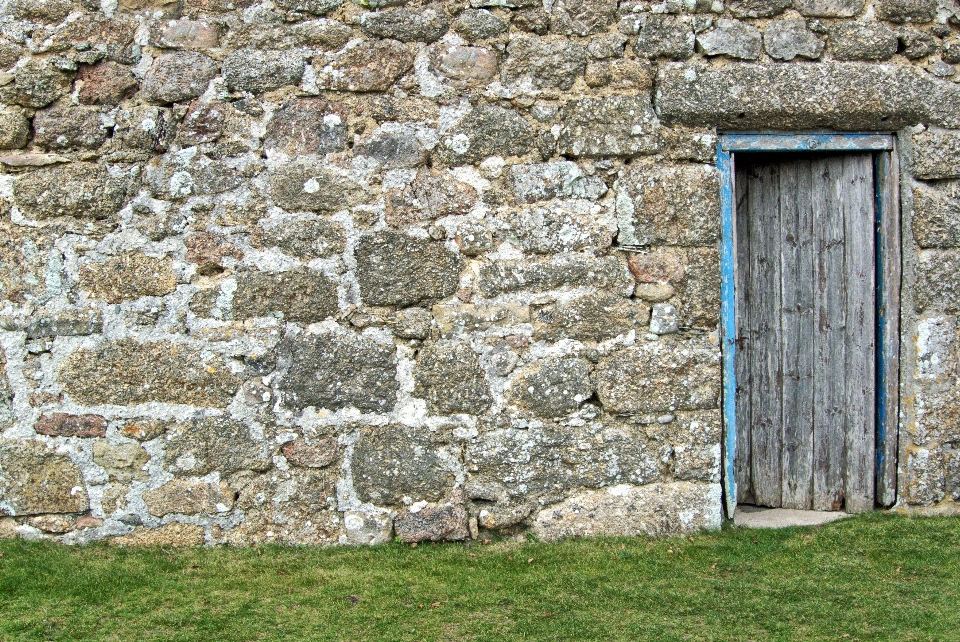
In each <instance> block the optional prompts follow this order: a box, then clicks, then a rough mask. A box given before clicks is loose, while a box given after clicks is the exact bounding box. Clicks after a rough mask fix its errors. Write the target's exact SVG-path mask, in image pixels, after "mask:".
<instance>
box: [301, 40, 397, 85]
mask: <svg viewBox="0 0 960 642" xmlns="http://www.w3.org/2000/svg"><path fill="white" fill-rule="evenodd" d="M314 64H315V65H316V63H314ZM411 67H413V54H412V53H411V52H410V49H409V48H408V47H407V46H406V45H405V44H403V43H402V42H397V41H396V40H375V41H369V40H366V41H357V42H356V43H352V44H350V45H348V46H347V47H345V48H344V49H343V50H342V51H340V52H339V53H338V54H337V55H336V56H335V57H334V58H333V60H331V61H330V62H329V63H328V64H327V65H326V66H325V67H323V68H321V69H317V71H316V74H317V85H318V86H319V87H320V88H322V89H332V90H334V91H358V92H367V91H386V90H387V89H389V88H390V86H391V85H392V84H393V83H394V82H396V80H397V79H398V78H400V76H402V75H403V74H405V73H407V72H408V71H409V70H410V68H411Z"/></svg>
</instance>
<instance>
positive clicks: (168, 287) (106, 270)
mask: <svg viewBox="0 0 960 642" xmlns="http://www.w3.org/2000/svg"><path fill="white" fill-rule="evenodd" d="M176 287H177V279H176V277H175V276H174V274H173V264H172V261H171V260H170V259H156V258H153V257H150V256H147V255H145V254H141V253H140V252H129V253H127V254H122V255H120V256H115V257H111V258H109V259H107V260H106V261H103V262H100V263H86V264H84V265H83V266H82V267H81V268H80V288H81V289H83V290H86V291H87V292H89V296H90V297H91V298H94V299H104V300H105V301H107V302H109V303H120V302H121V301H124V300H127V299H137V298H140V297H142V296H163V295H165V294H170V293H171V292H173V291H174V290H175V289H176Z"/></svg>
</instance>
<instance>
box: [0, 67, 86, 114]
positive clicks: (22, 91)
mask: <svg viewBox="0 0 960 642" xmlns="http://www.w3.org/2000/svg"><path fill="white" fill-rule="evenodd" d="M12 76H13V83H12V84H8V85H6V86H3V87H0V101H2V102H4V103H8V104H10V103H12V104H15V105H21V106H23V107H30V108H32V109H40V108H42V107H46V106H47V105H49V104H50V103H52V102H54V101H55V100H57V99H58V98H60V97H61V96H63V95H65V94H67V93H69V91H70V86H71V84H72V78H71V76H70V75H69V74H67V73H64V72H62V71H60V70H59V69H58V68H57V67H55V66H54V65H53V64H52V62H51V61H50V60H49V59H48V58H34V59H30V60H27V61H26V62H24V63H22V64H19V65H17V66H16V67H14V68H13V71H12Z"/></svg>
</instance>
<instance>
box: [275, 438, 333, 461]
mask: <svg viewBox="0 0 960 642" xmlns="http://www.w3.org/2000/svg"><path fill="white" fill-rule="evenodd" d="M280 452H282V453H283V456H284V457H286V459H287V462H289V463H290V464H292V465H294V466H303V467H305V468H326V467H327V466H329V465H331V464H333V463H334V462H336V461H337V460H338V459H339V458H340V455H341V451H340V446H339V444H337V440H336V439H333V438H332V437H325V438H323V439H320V440H318V441H317V442H315V443H309V442H307V441H305V440H303V439H298V440H296V441H288V442H287V443H285V444H284V445H283V447H282V448H281V449H280Z"/></svg>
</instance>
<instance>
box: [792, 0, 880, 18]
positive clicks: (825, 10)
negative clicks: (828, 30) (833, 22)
mask: <svg viewBox="0 0 960 642" xmlns="http://www.w3.org/2000/svg"><path fill="white" fill-rule="evenodd" d="M864 2H865V0H793V8H794V9H796V10H797V11H799V12H800V13H801V14H803V15H804V16H810V17H813V18H851V17H853V16H856V15H859V14H860V12H861V11H863V5H864Z"/></svg>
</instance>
